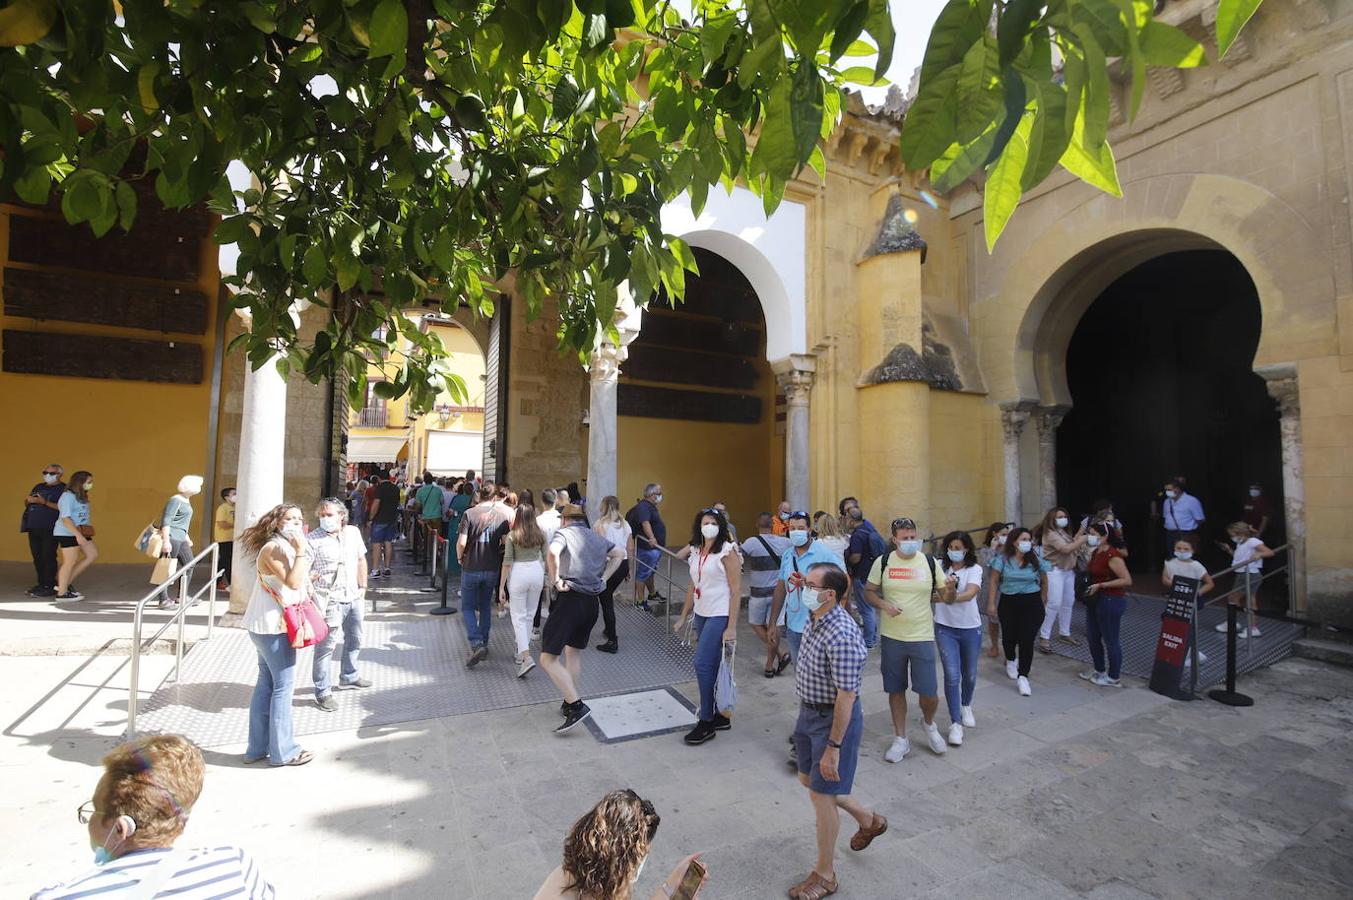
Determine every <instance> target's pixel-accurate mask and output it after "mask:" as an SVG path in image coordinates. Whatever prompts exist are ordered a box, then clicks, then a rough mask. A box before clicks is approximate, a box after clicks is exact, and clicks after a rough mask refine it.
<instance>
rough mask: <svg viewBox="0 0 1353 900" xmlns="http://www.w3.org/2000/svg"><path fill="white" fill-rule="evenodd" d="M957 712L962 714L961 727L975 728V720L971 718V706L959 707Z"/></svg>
mask: <svg viewBox="0 0 1353 900" xmlns="http://www.w3.org/2000/svg"><path fill="white" fill-rule="evenodd" d="M958 711H959V713H960V714H962V716H963V727H964V728H976V727H977V719H975V718H974V717H973V714H972V707H971V706H960V707H959V708H958Z"/></svg>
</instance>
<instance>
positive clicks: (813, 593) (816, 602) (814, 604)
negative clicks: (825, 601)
mask: <svg viewBox="0 0 1353 900" xmlns="http://www.w3.org/2000/svg"><path fill="white" fill-rule="evenodd" d="M799 597H800V598H801V599H802V600H803V605H804V607H805V608H807V610H808V611H809V612H817V611H818V610H819V609H821V608H822V592H821V591H819V590H817V589H815V588H810V587H805V588H802V589H801V590H800V591H799Z"/></svg>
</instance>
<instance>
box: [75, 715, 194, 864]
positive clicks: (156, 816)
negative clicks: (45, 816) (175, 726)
mask: <svg viewBox="0 0 1353 900" xmlns="http://www.w3.org/2000/svg"><path fill="white" fill-rule="evenodd" d="M205 774H206V763H205V762H204V761H203V759H202V751H201V750H198V749H197V745H195V744H194V743H193V742H192V741H190V740H188V739H187V738H186V737H183V736H182V735H178V734H157V735H151V736H150V737H141V738H136V739H135V740H132V741H128V742H127V743H125V744H123V745H122V746H120V747H118V748H117V749H115V750H113V752H112V753H109V754H108V755H107V756H105V757H104V758H103V777H102V778H100V779H99V785H98V787H97V788H95V790H94V808H95V809H96V810H97V811H98V815H100V816H101V817H102V818H103V821H105V822H106V821H108V820H109V819H115V818H117V817H118V816H131V817H132V821H134V822H135V823H136V843H137V846H140V847H164V846H169V845H170V844H172V843H173V842H174V840H175V839H176V838H177V837H178V836H179V835H180V834H182V833H183V828H184V826H185V825H187V824H188V813H190V812H191V811H192V808H193V804H194V803H196V802H197V798H198V795H199V794H201V793H202V780H203V777H204V776H205Z"/></svg>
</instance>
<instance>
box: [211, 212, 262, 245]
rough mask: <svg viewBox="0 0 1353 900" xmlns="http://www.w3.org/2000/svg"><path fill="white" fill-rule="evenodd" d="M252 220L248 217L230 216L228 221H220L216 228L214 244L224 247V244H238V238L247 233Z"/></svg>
mask: <svg viewBox="0 0 1353 900" xmlns="http://www.w3.org/2000/svg"><path fill="white" fill-rule="evenodd" d="M252 222H253V219H252V217H250V216H231V217H230V218H229V219H222V220H221V223H220V224H219V225H217V226H216V235H215V237H216V243H218V244H220V245H222V246H224V245H226V244H234V243H238V242H239V240H240V238H242V237H244V234H245V232H247V231H249V230H250V228H249V226H250V225H251V224H252Z"/></svg>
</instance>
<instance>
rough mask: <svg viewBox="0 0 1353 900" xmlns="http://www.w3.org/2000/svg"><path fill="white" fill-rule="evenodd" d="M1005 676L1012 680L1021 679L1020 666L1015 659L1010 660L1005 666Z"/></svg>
mask: <svg viewBox="0 0 1353 900" xmlns="http://www.w3.org/2000/svg"><path fill="white" fill-rule="evenodd" d="M1005 674H1006V675H1007V676H1009V677H1010V678H1018V677H1019V664H1018V663H1016V662H1015V661H1014V660H1013V659H1012V660H1008V661H1007V662H1006V664H1005Z"/></svg>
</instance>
